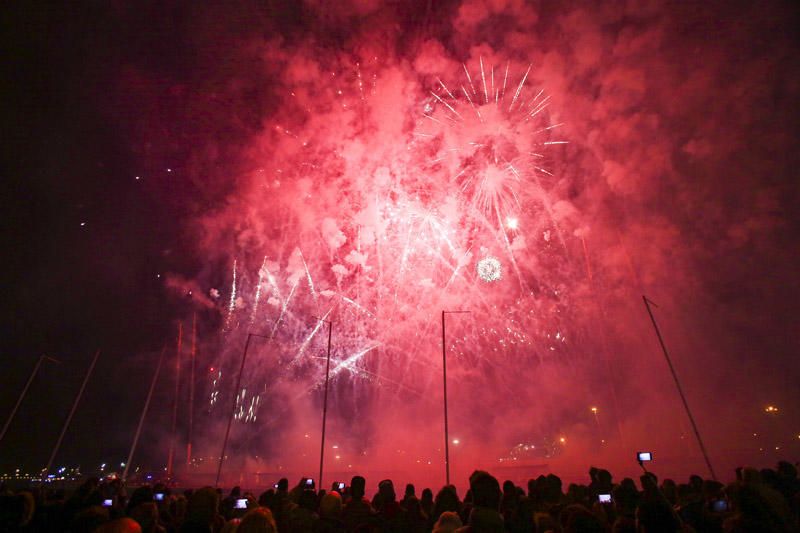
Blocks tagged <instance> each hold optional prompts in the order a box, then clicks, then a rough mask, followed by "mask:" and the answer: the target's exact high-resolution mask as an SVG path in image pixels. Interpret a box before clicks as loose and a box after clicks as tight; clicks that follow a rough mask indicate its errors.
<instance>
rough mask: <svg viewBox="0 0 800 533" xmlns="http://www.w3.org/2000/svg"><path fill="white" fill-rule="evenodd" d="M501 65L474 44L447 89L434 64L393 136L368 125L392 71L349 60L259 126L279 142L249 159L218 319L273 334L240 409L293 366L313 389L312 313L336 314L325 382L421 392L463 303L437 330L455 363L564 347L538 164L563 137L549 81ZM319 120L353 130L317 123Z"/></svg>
mask: <svg viewBox="0 0 800 533" xmlns="http://www.w3.org/2000/svg"><path fill="white" fill-rule="evenodd" d="M509 68H510V67H509V66H508V65H506V67H505V69H504V70H503V72H502V82H501V83H498V81H499V80H498V79H497V77H498V76H497V72H496V71H495V69H494V68H493V67H489V68H485V67H484V65H483V63H482V61H481V64H480V76H479V77H473V76H471V75H470V72H469V70H468V69H467V68H466V67H465V70H464V72H465V77H466V81H465V82H464V83H460V84H457V85H456V86H457V90H451V89H450V88H449V86H448V85H447V84H445V83H444V82H442V81H441V80H440V81H438V82H437V85H436V86H435V87H433V88H432V89H431V90H430V91H428V94H430V97H428V98H427V100H425V99H424V98H425V97H424V96H423V97H422V99H421V100H422V103H421V104H420V100H416V102H414V101H411V102H410V103H409V107H408V110H407V113H405V114H404V115H403V116H402V117H401V118H402V120H399V121H398V122H400V123H402V122H403V121H406V122H413V124H414V125H413V127H412V128H410V129H407V130H406V131H405V132H404V133H403V134H402V135H397V133H398V132H397V131H395V132H394V134H393V135H387V134H385V133H384V132H383V129H382V128H383V127H384V126H382V123H381V120H385V117H384V116H383V115H380V113H383V112H385V110H384V109H383V108H380V107H379V106H377V105H376V104H373V103H372V99H376V100H378V99H382V101H385V100H386V99H387V94H389V95H392V94H394V93H392V90H393V87H392V86H391V81H392V80H391V79H388V80H384V79H382V78H381V77H379V76H377V75H373V76H368V75H365V74H364V72H365V70H366V69H365V67H364V66H363V65H358V66H357V67H356V68H355V69H354V70H351V71H349V72H347V71H344V72H342V71H337V72H335V73H331V75H330V78H331V83H330V84H329V86H327V87H326V89H325V92H324V94H321V95H319V94H318V95H314V96H313V97H311V96H310V95H308V94H307V95H306V97H305V98H303V99H302V102H303V104H302V105H297V106H288V105H287V107H286V109H285V110H284V112H285V114H286V115H287V116H289V115H291V114H292V113H295V114H298V113H299V114H302V115H303V116H304V117H305V119H304V120H303V121H302V122H303V123H304V127H303V128H302V129H301V130H298V131H293V130H290V129H288V128H285V127H283V126H280V125H277V126H275V127H274V128H272V129H271V130H270V131H269V143H270V144H275V145H280V146H281V147H282V150H280V151H278V152H277V155H273V156H270V158H269V159H268V160H266V161H265V162H264V165H263V166H264V167H266V168H259V169H258V170H257V171H256V172H255V173H254V179H253V181H254V183H255V184H257V187H255V188H254V189H253V190H251V191H250V192H249V194H251V195H252V197H251V198H248V201H247V206H248V210H249V211H248V212H243V213H241V220H240V222H239V223H238V226H239V228H240V230H239V231H238V234H237V239H236V243H237V246H236V248H235V251H234V252H233V254H234V255H235V261H234V259H233V258H231V263H230V264H231V265H232V270H231V271H230V275H229V277H228V280H229V281H228V283H231V277H233V282H232V283H231V285H230V286H231V294H230V295H229V299H228V300H227V303H228V306H227V308H226V310H225V312H226V319H225V330H226V331H227V333H226V335H228V336H229V337H230V336H232V335H240V336H241V335H244V334H245V332H246V331H248V330H250V331H254V330H258V331H260V332H264V333H265V334H266V335H267V337H269V339H270V342H271V345H270V346H271V348H270V349H269V351H268V352H269V355H268V356H265V357H257V358H255V359H254V361H253V363H252V364H249V367H248V368H249V372H248V375H247V377H246V379H245V384H244V385H243V389H242V390H240V391H238V395H237V410H236V413H237V419H238V420H241V421H243V422H255V421H256V420H259V421H261V420H262V418H263V417H259V416H258V409H259V406H261V405H264V404H265V403H268V402H266V401H265V400H264V399H263V398H261V396H264V395H266V396H269V395H270V390H276V388H277V387H278V385H277V384H278V383H287V384H288V383H293V384H296V383H298V382H301V383H303V384H304V386H302V387H299V388H298V387H293V390H295V391H297V392H296V396H297V395H299V396H300V397H302V396H305V395H307V394H308V393H309V391H310V392H311V393H312V395H313V394H316V393H317V392H318V391H319V385H320V383H321V382H322V380H323V377H324V365H323V364H322V363H323V358H322V357H321V356H320V355H319V352H320V347H321V339H320V337H321V335H320V331H322V330H323V328H322V327H321V326H322V321H323V320H328V319H332V320H333V322H334V328H333V329H334V350H333V357H332V359H333V360H332V363H331V369H332V372H331V375H332V378H333V380H334V386H333V389H332V390H333V392H332V394H334V395H336V394H337V390H339V389H341V390H342V391H344V390H347V391H348V394H349V395H350V396H353V395H355V397H359V395H361V394H367V395H369V394H373V393H371V392H369V391H371V390H376V391H383V392H380V393H381V394H389V396H390V397H398V398H399V397H404V396H408V395H412V396H415V397H424V396H426V395H429V392H430V391H429V389H430V388H431V387H435V386H436V385H435V384H436V383H437V381H436V380H435V376H436V374H435V372H433V373H432V372H428V371H427V370H426V369H429V368H436V367H437V365H438V363H437V362H436V359H435V358H434V357H433V353H435V351H434V352H433V353H432V350H431V347H432V346H435V343H436V340H435V339H436V329H435V324H436V320H434V317H436V316H437V315H438V313H439V312H440V311H441V310H442V309H448V308H460V309H464V308H467V309H469V310H470V311H471V313H470V315H469V316H470V319H469V320H463V321H462V324H461V326H460V329H459V330H458V334H457V335H454V336H453V339H452V344H449V346H447V349H448V353H450V354H451V356H452V357H454V358H456V361H458V360H461V361H462V363H463V364H461V365H459V364H454V370H453V373H454V374H455V376H456V379H459V378H461V379H466V380H470V379H478V378H477V375H478V374H479V373H480V372H482V369H483V368H486V367H487V365H488V367H495V368H504V369H507V370H508V372H505V371H504V372H502V373H501V377H500V379H501V381H502V382H503V384H504V386H508V387H509V388H510V389H514V388H515V387H516V386H517V385H515V381H516V380H515V375H516V372H515V371H514V370H513V369H512V368H513V367H514V366H516V365H522V366H525V365H527V366H528V367H529V366H530V365H531V364H532V362H537V364H538V363H540V362H541V361H542V360H543V358H550V357H554V356H563V355H564V354H566V353H567V352H568V350H567V345H566V344H565V343H564V342H563V341H558V342H554V341H553V339H554V338H555V334H556V332H560V331H563V330H564V329H565V327H566V326H565V324H564V323H565V322H568V320H569V319H568V317H567V316H566V315H568V306H567V303H566V302H567V299H568V297H569V295H568V291H567V290H566V288H565V284H564V279H565V278H569V277H570V276H572V273H571V270H570V266H569V261H568V260H567V258H566V253H565V250H564V246H563V240H561V241H560V242H559V241H558V239H556V240H555V242H554V240H553V239H551V238H550V235H560V234H561V228H560V227H559V224H557V221H556V219H555V217H554V215H553V208H552V204H553V201H552V200H551V194H550V193H549V191H548V190H547V188H546V186H545V185H546V183H545V179H546V178H549V177H550V176H551V175H552V174H551V173H550V172H549V171H548V170H546V169H545V168H544V166H543V161H544V160H545V157H544V154H543V152H544V150H545V149H546V148H547V146H549V145H552V144H554V143H558V142H562V141H558V140H554V139H553V137H552V131H553V130H554V129H555V128H556V127H557V126H558V124H553V125H550V124H549V122H548V121H549V115H548V113H547V107H548V105H549V99H548V97H546V96H544V94H543V91H541V90H538V91H533V90H532V89H529V84H528V82H527V81H526V80H528V78H529V74H530V69H528V70H527V71H525V73H524V75H522V76H521V78H520V80H519V81H517V82H515V83H514V85H513V86H512V85H511V82H510V79H511V77H510V75H509ZM304 90H305V89H304V88H302V87H301V88H297V89H296V90H293V91H292V93H291V94H292V96H295V95H297V94H301V93H302V92H303V91H304ZM322 102H324V103H325V104H324V105H323V103H322ZM330 102H333V103H334V105H333V106H331V105H330ZM392 104H394V105H396V106H398V107H399V108H401V107H402V102H401V101H399V100H398V101H395V102H392ZM333 110H335V112H334V111H333ZM287 120H288V119H287ZM333 120H335V121H338V122H339V123H344V124H347V126H348V128H350V129H355V130H356V131H357V132H358V135H356V136H354V137H352V138H345V139H342V138H337V137H336V136H335V135H331V134H330V131H331V130H330V128H331V126H330V125H329V123H330V122H331V121H333ZM323 124H325V125H326V126H325V128H326V129H324V130H323V129H322V125H323ZM320 132H323V133H320ZM502 264H508V265H510V269H511V270H512V271H513V273H514V275H513V276H503V275H502V270H503V267H502ZM248 266H252V269H248ZM234 291H236V293H234ZM234 354H235V352H232V353H231V359H232V360H233V359H234ZM224 364H225V362H224V361H222V366H224ZM231 366H233V365H231ZM459 374H460V376H459ZM223 375H225V376H228V377H230V375H231V372H228V373H225V374H223ZM267 376H269V377H267ZM215 380H216V381H215V387H214V389H213V390H214V392H213V394H215V396H214V398H216V395H217V394H218V390H219V383H220V378H219V377H218V376H215ZM337 384H338V385H337ZM337 387H338V388H337ZM254 391H258V392H254ZM339 400H340V401H334V404H336V405H345V404H346V405H351V404H349V403H347V402H344V401H342V400H343V399H342V398H339ZM212 404H213V402H212Z"/></svg>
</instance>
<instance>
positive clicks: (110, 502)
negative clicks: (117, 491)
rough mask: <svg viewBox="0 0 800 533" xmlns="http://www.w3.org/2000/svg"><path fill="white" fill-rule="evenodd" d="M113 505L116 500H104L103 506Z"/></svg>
mask: <svg viewBox="0 0 800 533" xmlns="http://www.w3.org/2000/svg"><path fill="white" fill-rule="evenodd" d="M112 505H114V500H112V499H110V498H108V499H105V500H103V507H111V506H112Z"/></svg>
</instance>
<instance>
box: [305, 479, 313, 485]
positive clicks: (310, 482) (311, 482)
mask: <svg viewBox="0 0 800 533" xmlns="http://www.w3.org/2000/svg"><path fill="white" fill-rule="evenodd" d="M313 486H314V480H313V479H311V478H308V479H306V487H313Z"/></svg>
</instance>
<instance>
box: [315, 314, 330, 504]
mask: <svg viewBox="0 0 800 533" xmlns="http://www.w3.org/2000/svg"><path fill="white" fill-rule="evenodd" d="M327 322H328V362H327V364H326V365H325V396H324V400H323V401H322V442H321V444H320V449H319V480H318V485H317V486H318V487H319V488H320V489H322V487H323V485H322V466H323V464H324V462H325V422H326V421H327V419H328V381H329V380H330V373H331V333H332V331H333V322H331V321H330V320H328V321H327Z"/></svg>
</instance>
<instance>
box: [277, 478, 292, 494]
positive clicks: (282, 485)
mask: <svg viewBox="0 0 800 533" xmlns="http://www.w3.org/2000/svg"><path fill="white" fill-rule="evenodd" d="M278 490H279V491H281V492H286V491H288V490H289V480H288V479H286V478H285V477H282V478H281V479H280V481H278Z"/></svg>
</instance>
